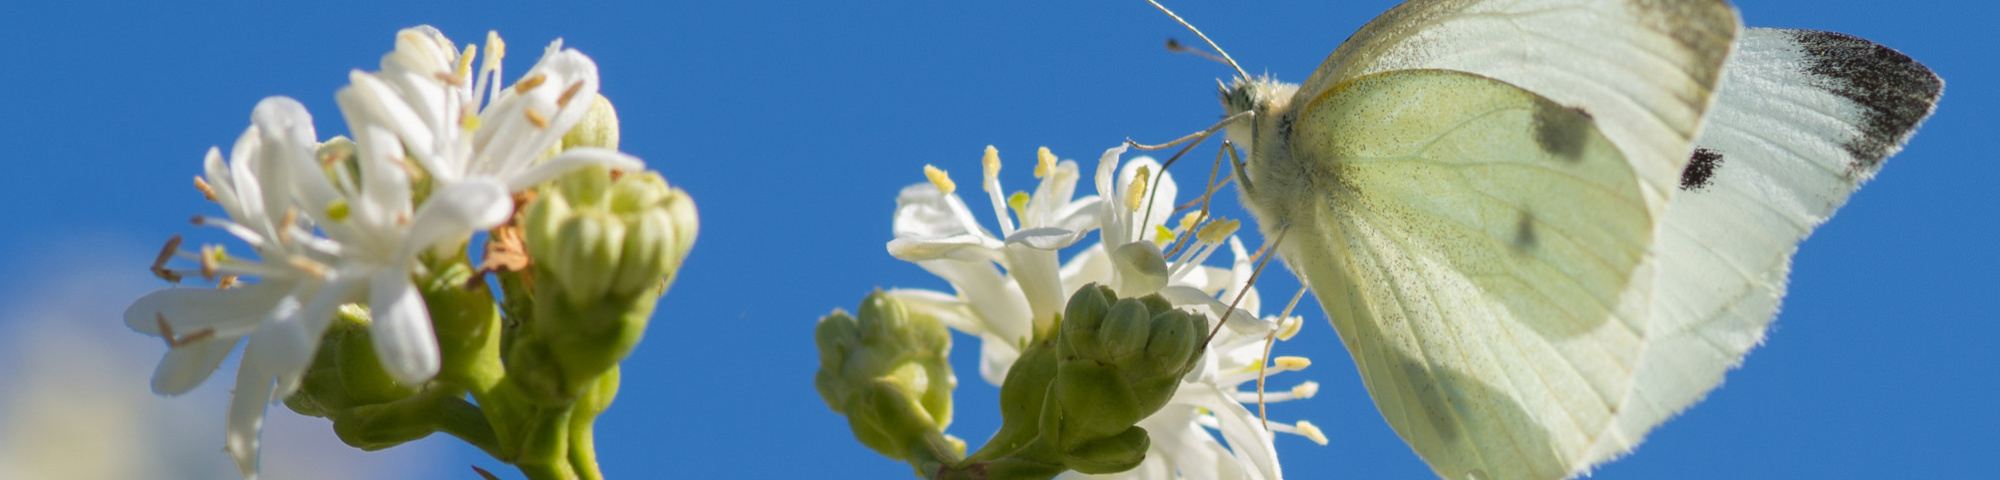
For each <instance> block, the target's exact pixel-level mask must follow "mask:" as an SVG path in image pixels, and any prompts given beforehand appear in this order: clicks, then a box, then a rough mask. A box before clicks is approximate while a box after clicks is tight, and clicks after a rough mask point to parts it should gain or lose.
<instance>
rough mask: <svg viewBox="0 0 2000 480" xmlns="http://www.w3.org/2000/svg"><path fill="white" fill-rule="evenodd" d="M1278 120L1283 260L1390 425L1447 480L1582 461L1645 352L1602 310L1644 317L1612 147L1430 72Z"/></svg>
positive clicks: (1516, 93) (1637, 332)
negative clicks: (1289, 136) (1283, 170)
mask: <svg viewBox="0 0 2000 480" xmlns="http://www.w3.org/2000/svg"><path fill="white" fill-rule="evenodd" d="M1297 124H1298V127H1297V129H1296V131H1295V133H1294V134H1293V140H1292V142H1291V148H1292V153H1293V154H1294V159H1296V160H1297V161H1299V162H1300V165H1305V166H1309V167H1308V168H1305V169H1301V170H1299V171H1297V172H1293V173H1291V174H1292V175H1295V176H1299V177H1306V178H1309V180H1308V181H1307V182H1306V183H1307V184H1309V185H1310V186H1308V187H1306V188H1304V189H1302V190H1303V191H1301V192H1299V193H1300V195H1299V196H1297V197H1295V198H1294V201H1297V202H1299V203H1300V206H1299V208H1297V209H1296V210H1294V211H1297V212H1299V213H1301V214H1302V215H1300V216H1298V217H1297V218H1294V219H1293V220H1291V221H1289V222H1288V225H1289V226H1288V227H1287V228H1291V229H1295V230H1296V231H1295V232H1287V233H1286V235H1287V237H1286V238H1287V240H1286V241H1285V244H1284V247H1283V248H1284V253H1285V258H1286V260H1287V261H1288V262H1290V263H1291V264H1292V265H1293V268H1294V270H1295V271H1296V272H1298V273H1299V274H1300V275H1301V276H1302V277H1303V278H1304V279H1305V280H1306V281H1307V282H1308V283H1309V284H1310V285H1311V286H1312V288H1313V291H1314V292H1317V294H1318V296H1319V299H1320V301H1321V305H1322V306H1324V307H1325V309H1326V311H1327V316H1328V318H1329V319H1330V320H1332V322H1333V324H1334V327H1335V329H1336V330H1338V331H1339V332H1340V334H1341V339H1342V340H1343V341H1344V342H1345V343H1346V345H1347V347H1348V349H1349V352H1350V353H1352V354H1353V356H1354V359H1355V363H1356V365H1357V366H1358V367H1359V368H1360V370H1361V374H1362V378H1363V380H1364V381H1365V382H1366V383H1367V386H1368V391H1369V394H1370V395H1372V396H1373V397H1374V398H1375V401H1376V406H1377V407H1378V408H1380V409H1381V411H1382V415H1383V416H1384V417H1385V418H1387V419H1388V420H1389V424H1390V425H1391V426H1392V427H1394V428H1395V429H1396V431H1397V433H1398V434H1399V435H1401V436H1402V437H1403V438H1404V439H1405V440H1407V441H1409V442H1410V444H1411V446H1412V447H1414V448H1415V449H1416V450H1417V452H1418V453H1419V454H1420V455H1422V456H1423V457H1424V459H1425V460H1426V461H1428V462H1430V464H1431V467H1432V468H1433V469H1434V470H1436V471H1437V472H1438V473H1439V474H1440V475H1442V476H1445V477H1448V478H1468V477H1478V478H1489V479H1490V478H1508V479H1512V478H1560V477H1564V476H1568V475H1569V474H1571V473H1573V472H1574V471H1576V470H1577V469H1578V468H1580V467H1578V465H1588V464H1589V463H1590V462H1589V459H1586V458H1584V457H1583V456H1584V454H1585V452H1586V451H1588V450H1589V448H1590V447H1591V446H1592V445H1593V444H1595V443H1596V442H1597V441H1598V438H1599V437H1600V436H1602V435H1603V433H1604V432H1605V431H1606V430H1607V429H1608V428H1609V427H1610V425H1612V418H1613V417H1614V416H1615V415H1616V414H1617V408H1618V402H1619V400H1620V399H1621V398H1622V397H1623V396H1624V394H1625V392H1626V391H1628V390H1630V387H1631V379H1632V378H1633V375H1632V372H1633V369H1634V368H1635V364H1636V362H1637V360H1638V356H1639V354H1640V352H1641V351H1642V349H1643V347H1644V345H1645V337H1644V334H1643V332H1644V330H1643V329H1644V324H1643V323H1641V322H1638V321H1637V320H1640V319H1641V318H1642V317H1640V316H1639V315H1638V314H1635V313H1634V312H1631V311H1624V312H1621V311H1620V309H1621V308H1631V307H1630V306H1631V305H1643V303H1641V302H1632V301H1628V300H1627V299H1626V297H1629V296H1631V295H1632V294H1631V293H1630V292H1632V291H1640V292H1644V291H1646V289H1645V288H1643V286H1639V287H1633V286H1631V283H1633V282H1634V279H1638V280H1639V281H1644V280H1647V279H1649V278H1650V277H1648V276H1645V275H1643V274H1639V273H1635V272H1643V271H1644V270H1642V267H1643V266H1644V265H1645V263H1646V260H1647V258H1648V257H1647V248H1648V243H1649V240H1650V238H1651V236H1652V234H1653V228H1654V224H1655V222H1654V218H1656V217H1654V216H1652V215H1651V214H1650V213H1649V211H1648V209H1647V206H1646V201H1645V199H1644V194H1643V189H1642V188H1641V187H1640V184H1639V181H1638V179H1637V176H1636V175H1635V174H1634V172H1633V170H1632V168H1631V167H1630V166H1629V164H1628V163H1627V160H1626V158H1624V156H1623V155H1622V154H1621V153H1620V150H1619V149H1618V148H1617V147H1615V146H1613V145H1612V144H1611V142H1610V140H1609V139H1607V138H1605V137H1604V136H1603V135H1602V134H1601V132H1599V131H1598V130H1597V129H1596V128H1594V127H1593V126H1592V121H1591V119H1590V118H1589V117H1588V116H1585V115H1584V114H1582V113H1581V112H1578V111H1576V110H1573V109H1569V108H1565V107H1563V106H1561V105H1558V104H1556V103H1555V102H1553V101H1550V100H1549V99H1547V98H1545V97H1541V96H1539V95H1535V94H1534V93H1532V92H1528V91H1526V90H1523V89H1520V88H1518V87H1515V86H1512V85H1509V84H1507V83H1504V82H1500V81H1497V80H1493V79H1490V78H1486V77H1482V76H1478V75H1472V74H1467V73H1462V72H1454V71H1447V70H1398V71H1391V72H1384V73H1378V74H1371V75H1365V76H1362V77H1360V78H1357V79H1354V80H1350V81H1348V82H1345V83H1342V84H1340V85H1338V86H1335V87H1333V88H1331V89H1329V90H1328V91H1327V92H1326V94H1324V95H1321V96H1320V97H1318V98H1316V99H1315V100H1314V101H1313V102H1311V103H1309V104H1307V108H1305V109H1304V110H1303V111H1302V112H1301V113H1300V114H1299V116H1298V120H1297ZM1274 165H1278V164H1264V165H1261V166H1274ZM1273 183H1274V182H1264V184H1273ZM1264 184H1260V186H1259V188H1269V187H1266V186H1264ZM1640 313H1643V312H1640Z"/></svg>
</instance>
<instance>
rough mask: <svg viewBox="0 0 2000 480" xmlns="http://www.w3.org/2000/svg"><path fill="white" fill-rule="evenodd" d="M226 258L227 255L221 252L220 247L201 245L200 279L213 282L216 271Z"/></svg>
mask: <svg viewBox="0 0 2000 480" xmlns="http://www.w3.org/2000/svg"><path fill="white" fill-rule="evenodd" d="M228 258H229V253H228V252H225V251H223V250H222V246H221V245H202V246H201V278H206V279H209V280H215V274H216V271H217V270H218V269H220V268H222V261H223V260H226V259H228Z"/></svg>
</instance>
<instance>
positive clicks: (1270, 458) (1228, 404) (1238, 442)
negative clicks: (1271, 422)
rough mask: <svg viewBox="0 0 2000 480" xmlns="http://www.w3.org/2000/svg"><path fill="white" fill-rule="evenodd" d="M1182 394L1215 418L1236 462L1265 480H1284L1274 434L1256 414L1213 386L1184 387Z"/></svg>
mask: <svg viewBox="0 0 2000 480" xmlns="http://www.w3.org/2000/svg"><path fill="white" fill-rule="evenodd" d="M1181 392H1186V393H1188V394H1190V396H1191V397H1192V400H1193V401H1194V402H1195V403H1197V404H1198V405H1201V406H1202V408H1207V409H1208V410H1209V412H1211V413H1212V414H1214V415H1215V419H1216V423H1217V427H1218V428H1217V429H1219V430H1222V438H1223V439H1224V440H1228V441H1229V447H1230V449H1231V450H1233V451H1234V454H1235V457H1236V459H1237V461H1239V462H1243V463H1247V464H1250V465H1252V466H1255V467H1256V470H1255V471H1256V472H1257V473H1258V474H1260V475H1261V477H1262V478H1269V479H1275V478H1283V475H1282V474H1281V473H1280V470H1279V467H1278V453H1277V449H1276V448H1275V447H1273V446H1272V445H1271V437H1272V435H1271V433H1270V431H1269V430H1265V429H1264V421H1263V420H1261V419H1258V418H1257V414H1256V413H1255V412H1251V411H1250V410H1249V409H1247V408H1244V407H1243V404H1241V403H1236V401H1235V400H1232V399H1230V398H1229V395H1227V394H1224V393H1223V392H1222V390H1221V389H1220V388H1217V387H1215V386H1213V385H1206V384H1203V385H1185V386H1183V387H1182V388H1181Z"/></svg>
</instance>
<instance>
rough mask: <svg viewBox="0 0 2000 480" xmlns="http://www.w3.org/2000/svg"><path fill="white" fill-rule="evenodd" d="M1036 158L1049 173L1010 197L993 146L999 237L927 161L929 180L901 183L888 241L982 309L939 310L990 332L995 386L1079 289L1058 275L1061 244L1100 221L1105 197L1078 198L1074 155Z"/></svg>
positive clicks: (988, 367)
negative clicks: (1031, 190)
mask: <svg viewBox="0 0 2000 480" xmlns="http://www.w3.org/2000/svg"><path fill="white" fill-rule="evenodd" d="M1036 160H1037V163H1036V165H1035V176H1036V177H1038V178H1041V180H1042V181H1041V183H1040V184H1039V185H1037V186H1036V188H1035V192H1034V193H1032V194H1029V193H1026V192H1019V193H1015V194H1013V195H1012V196H1011V197H1012V198H1011V199H1005V200H1003V197H1002V194H1001V192H1002V190H1001V189H1000V178H999V173H1000V157H999V153H997V151H996V150H995V149H994V148H993V147H987V148H986V155H985V157H984V158H983V159H982V162H981V163H982V164H983V167H984V175H983V177H984V182H982V185H983V189H984V190H985V191H986V193H987V197H988V198H989V199H991V201H992V202H993V210H994V214H995V216H997V217H999V219H1000V235H1001V238H995V237H994V236H993V234H991V233H988V232H987V230H986V229H985V228H984V227H981V226H979V221H978V220H977V219H975V218H973V216H972V212H971V210H969V209H967V208H966V206H965V202H964V201H963V200H959V198H958V195H957V194H956V193H954V190H956V186H955V184H953V183H952V182H951V180H950V178H948V177H947V176H945V174H944V171H942V170H938V169H937V168H935V167H928V166H927V167H925V169H926V173H927V174H929V175H930V177H931V180H932V181H931V183H927V184H918V185H912V186H910V187H907V188H904V189H903V192H902V194H900V195H898V196H897V198H896V220H895V223H894V228H895V233H896V238H895V239H894V240H891V241H890V242H889V246H888V248H889V254H890V255H893V256H895V257H896V258H899V259H903V260H907V261H911V262H916V263H917V265H918V266H922V267H923V268H924V269H925V270H928V271H930V272H931V273H933V274H936V275H937V276H939V277H942V278H944V279H945V281H948V282H951V284H952V287H953V288H955V289H957V290H958V294H959V297H960V298H963V299H965V301H964V302H963V304H962V305H961V306H962V307H963V308H967V309H970V310H971V311H972V312H973V313H975V314H974V315H968V316H956V317H941V318H949V319H950V320H947V321H948V322H949V321H957V322H958V323H956V324H952V326H953V327H956V328H958V329H959V330H961V331H964V332H967V333H970V334H973V335H978V336H980V337H981V338H982V339H984V340H985V341H983V342H981V357H982V358H983V359H984V360H983V361H981V362H980V370H979V373H980V376H982V377H984V378H986V380H987V381H988V382H991V383H994V384H996V385H997V384H999V382H1000V381H1001V379H1004V378H1006V376H1007V367H1008V366H1010V365H1013V363H1014V358H1016V357H1019V356H1020V354H1021V348H1022V347H1023V346H1025V345H1027V342H1028V340H1029V339H1030V338H1032V335H1031V334H1032V333H1033V332H1034V331H1036V330H1040V329H1046V328H1048V327H1049V326H1050V325H1052V324H1053V323H1054V321H1055V316H1056V314H1057V313H1061V311H1062V308H1063V304H1064V302H1065V300H1066V299H1067V298H1069V294H1070V292H1071V291H1072V289H1073V288H1075V287H1074V286H1069V285H1068V284H1067V283H1065V282H1063V281H1062V280H1061V277H1060V275H1061V272H1060V270H1059V268H1058V265H1057V263H1056V251H1057V250H1060V249H1062V248H1063V247H1068V246H1070V245H1071V244H1074V243H1076V241H1077V240H1078V239H1081V238H1083V235H1084V234H1086V233H1089V232H1090V231H1091V230H1094V229H1096V228H1097V216H1096V214H1097V208H1096V206H1097V204H1098V203H1099V201H1100V199H1099V198H1098V197H1084V198H1080V199H1074V200H1072V198H1071V197H1072V196H1074V195H1075V192H1076V181H1077V178H1078V174H1077V167H1076V162H1072V161H1063V162H1057V161H1056V158H1055V155H1053V154H1050V153H1049V152H1048V149H1042V150H1041V151H1040V152H1038V154H1037V159H1036ZM1010 208H1011V209H1012V210H1013V215H1009V212H1008V210H1009V209H1010ZM1017 217H1018V219H1019V220H1020V225H1019V227H1018V228H1017V227H1016V225H1015V222H1014V221H1015V219H1016V218H1017ZM1003 238H1004V239H1003ZM1000 268H1005V269H1006V273H1004V274H1003V273H1001V271H1000ZM1081 285H1082V284H1080V283H1079V284H1076V286H1081ZM906 293H908V294H909V295H915V297H914V298H913V300H914V301H927V300H926V299H927V298H928V299H933V300H942V299H940V298H937V296H936V295H931V294H927V293H914V292H906ZM933 293H934V292H933ZM947 301H948V300H947ZM945 308H953V307H945ZM986 319H993V320H990V321H989V320H986Z"/></svg>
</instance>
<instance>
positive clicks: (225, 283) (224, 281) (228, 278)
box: [215, 275, 236, 290]
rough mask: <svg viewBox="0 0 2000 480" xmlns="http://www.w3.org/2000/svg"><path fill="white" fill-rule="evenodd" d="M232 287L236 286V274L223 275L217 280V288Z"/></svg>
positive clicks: (226, 288) (225, 288)
mask: <svg viewBox="0 0 2000 480" xmlns="http://www.w3.org/2000/svg"><path fill="white" fill-rule="evenodd" d="M231 288H236V276H235V275H223V276H222V278H221V279H218V280H216V281H215V289H216V290H228V289H231Z"/></svg>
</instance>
